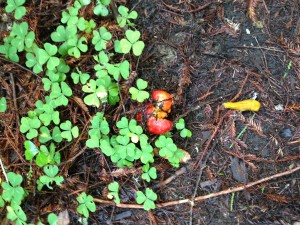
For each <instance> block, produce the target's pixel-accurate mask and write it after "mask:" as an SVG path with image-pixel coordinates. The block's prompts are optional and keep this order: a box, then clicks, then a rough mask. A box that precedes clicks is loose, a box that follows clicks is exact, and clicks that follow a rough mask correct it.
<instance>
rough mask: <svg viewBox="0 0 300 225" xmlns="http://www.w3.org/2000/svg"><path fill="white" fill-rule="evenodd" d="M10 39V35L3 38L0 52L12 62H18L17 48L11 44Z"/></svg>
mask: <svg viewBox="0 0 300 225" xmlns="http://www.w3.org/2000/svg"><path fill="white" fill-rule="evenodd" d="M11 40H12V37H6V38H4V39H3V41H4V44H3V45H0V53H2V54H4V57H5V58H6V59H10V60H11V61H13V62H19V56H18V54H17V48H16V47H15V46H12V45H11V43H10V42H11Z"/></svg>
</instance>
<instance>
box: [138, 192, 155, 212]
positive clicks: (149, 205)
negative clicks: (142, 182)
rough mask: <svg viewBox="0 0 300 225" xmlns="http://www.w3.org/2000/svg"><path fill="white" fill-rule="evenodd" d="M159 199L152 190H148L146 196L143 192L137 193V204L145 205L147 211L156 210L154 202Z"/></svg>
mask: <svg viewBox="0 0 300 225" xmlns="http://www.w3.org/2000/svg"><path fill="white" fill-rule="evenodd" d="M156 199H157V195H156V194H155V193H154V192H153V191H152V190H151V189H150V188H146V194H144V193H143V192H141V191H138V192H137V193H136V202H137V203H138V204H143V206H144V209H145V210H147V211H148V210H150V209H155V204H154V201H155V200H156Z"/></svg>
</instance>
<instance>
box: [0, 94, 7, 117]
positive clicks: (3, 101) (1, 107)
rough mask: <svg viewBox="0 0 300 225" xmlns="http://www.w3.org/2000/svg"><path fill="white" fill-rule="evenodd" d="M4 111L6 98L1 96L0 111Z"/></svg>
mask: <svg viewBox="0 0 300 225" xmlns="http://www.w3.org/2000/svg"><path fill="white" fill-rule="evenodd" d="M5 111H6V98H4V97H1V98H0V113H3V112H5Z"/></svg>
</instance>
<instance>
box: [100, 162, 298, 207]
mask: <svg viewBox="0 0 300 225" xmlns="http://www.w3.org/2000/svg"><path fill="white" fill-rule="evenodd" d="M298 170H300V166H298V167H296V168H294V169H291V170H287V171H284V172H282V173H277V174H274V175H272V176H269V177H265V178H262V179H260V180H257V181H254V182H251V183H249V184H246V185H244V184H242V185H240V186H238V187H235V188H228V189H226V190H223V191H219V192H216V193H211V194H208V195H201V196H198V197H196V198H195V200H194V201H191V200H190V199H183V200H176V201H171V202H164V203H158V204H156V207H157V208H163V207H167V206H173V205H179V204H185V203H190V204H194V203H195V202H199V201H203V200H206V199H210V198H215V197H217V196H220V195H226V194H230V193H234V192H239V191H243V190H245V189H246V188H250V187H253V186H255V185H258V184H261V183H264V182H267V181H269V180H273V179H275V178H278V177H282V176H287V175H289V174H292V173H295V172H297V171H298ZM94 202H97V203H103V204H108V205H114V204H115V203H114V202H113V201H108V200H103V199H99V198H94ZM116 206H117V207H120V208H131V209H142V208H143V206H142V205H138V204H123V203H121V204H116Z"/></svg>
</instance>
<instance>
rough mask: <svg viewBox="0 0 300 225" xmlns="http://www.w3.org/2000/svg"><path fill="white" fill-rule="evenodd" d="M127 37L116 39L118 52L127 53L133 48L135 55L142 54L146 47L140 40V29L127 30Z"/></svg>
mask: <svg viewBox="0 0 300 225" xmlns="http://www.w3.org/2000/svg"><path fill="white" fill-rule="evenodd" d="M125 35H126V38H127V39H125V38H123V39H122V40H120V41H118V40H117V41H115V51H116V52H118V53H124V54H127V53H129V52H130V50H131V49H132V51H133V54H134V55H135V56H140V55H141V54H142V51H143V49H144V47H145V44H144V42H143V41H139V39H140V37H141V33H140V32H139V31H133V30H127V31H126V32H125Z"/></svg>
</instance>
